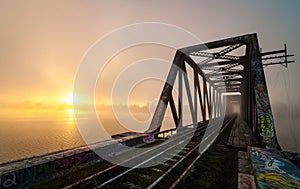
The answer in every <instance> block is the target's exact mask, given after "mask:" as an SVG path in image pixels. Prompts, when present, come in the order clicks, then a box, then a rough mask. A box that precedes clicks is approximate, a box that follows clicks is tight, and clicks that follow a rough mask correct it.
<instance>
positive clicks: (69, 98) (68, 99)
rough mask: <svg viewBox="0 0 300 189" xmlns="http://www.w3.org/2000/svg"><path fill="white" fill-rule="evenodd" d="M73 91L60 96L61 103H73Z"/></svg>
mask: <svg viewBox="0 0 300 189" xmlns="http://www.w3.org/2000/svg"><path fill="white" fill-rule="evenodd" d="M73 96H74V95H73V93H70V94H68V95H67V96H65V97H63V98H62V100H61V101H62V103H63V104H69V105H72V104H73Z"/></svg>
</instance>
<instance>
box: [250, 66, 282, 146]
mask: <svg viewBox="0 0 300 189" xmlns="http://www.w3.org/2000/svg"><path fill="white" fill-rule="evenodd" d="M252 69H253V71H254V72H255V86H254V89H255V90H254V91H255V99H256V106H257V122H258V126H259V131H260V136H262V144H263V145H264V146H265V147H266V148H277V146H278V143H277V140H276V136H275V135H276V134H275V129H274V120H273V116H272V110H271V106H270V100H269V95H268V90H267V86H266V81H265V76H264V72H263V67H262V64H261V61H258V60H256V61H253V62H252Z"/></svg>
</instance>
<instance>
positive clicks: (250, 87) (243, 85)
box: [146, 34, 293, 149]
mask: <svg viewBox="0 0 300 189" xmlns="http://www.w3.org/2000/svg"><path fill="white" fill-rule="evenodd" d="M259 49H260V48H259V44H258V39H257V35H256V34H248V35H243V36H238V37H233V38H228V39H223V40H218V41H214V42H209V43H205V44H199V45H195V46H190V47H185V48H182V49H179V50H177V52H176V55H175V58H174V60H173V64H172V66H171V70H170V72H169V75H168V77H167V81H166V83H165V86H164V88H163V90H162V93H161V96H160V100H159V102H158V105H157V108H156V111H155V113H154V116H153V119H152V122H151V125H150V127H149V129H148V130H147V131H146V133H155V132H158V131H159V130H160V128H161V125H162V122H163V119H164V117H165V112H166V110H167V108H168V105H170V109H171V112H172V117H173V120H174V124H175V126H176V127H177V128H178V127H182V126H183V125H182V116H183V113H182V109H183V103H182V100H181V99H182V97H183V92H184V93H186V96H187V99H188V106H189V109H190V113H191V117H192V122H193V123H192V124H193V125H194V126H196V125H197V123H198V122H203V121H207V120H209V119H214V118H218V117H219V116H222V113H223V112H224V111H225V109H224V105H225V99H226V95H230V94H235V95H236V94H238V95H240V98H241V112H240V113H241V116H242V118H243V119H244V121H246V123H247V124H248V126H249V127H250V128H251V129H252V131H253V133H254V135H255V136H256V137H257V138H258V139H259V141H260V143H261V145H262V146H263V147H266V148H270V149H280V146H279V144H278V141H277V138H276V132H275V127H274V120H273V115H272V110H271V105H270V100H269V95H268V89H267V85H266V80H265V75H264V70H263V64H262V59H270V58H268V57H265V56H267V55H270V54H277V53H285V55H282V56H279V57H285V58H286V59H285V60H286V62H285V63H289V62H292V61H289V62H288V61H287V57H289V56H293V55H287V54H286V46H285V50H280V51H273V52H267V53H261V52H260V50H259ZM187 68H188V69H191V70H192V71H190V72H188V71H187ZM175 81H177V84H176V86H175ZM183 83H184V87H183ZM175 89H178V90H177V93H178V95H177V96H176V95H174V90H175ZM175 100H177V103H175ZM198 107H200V108H198Z"/></svg>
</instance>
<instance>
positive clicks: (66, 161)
mask: <svg viewBox="0 0 300 189" xmlns="http://www.w3.org/2000/svg"><path fill="white" fill-rule="evenodd" d="M85 159H86V154H85V153H79V154H75V155H72V156H68V157H64V158H62V159H59V160H57V161H55V164H54V170H55V171H61V170H66V169H68V168H71V167H73V166H76V165H79V164H81V163H82V162H83V161H84V160H85Z"/></svg>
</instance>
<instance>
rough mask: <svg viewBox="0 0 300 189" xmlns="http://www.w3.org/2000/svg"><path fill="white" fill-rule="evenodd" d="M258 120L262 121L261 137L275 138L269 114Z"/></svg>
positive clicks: (261, 116)
mask: <svg viewBox="0 0 300 189" xmlns="http://www.w3.org/2000/svg"><path fill="white" fill-rule="evenodd" d="M258 118H259V120H260V129H261V131H260V134H261V136H266V137H270V136H274V129H273V125H272V122H273V120H272V117H271V116H270V115H269V114H263V115H260V116H258Z"/></svg>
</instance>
